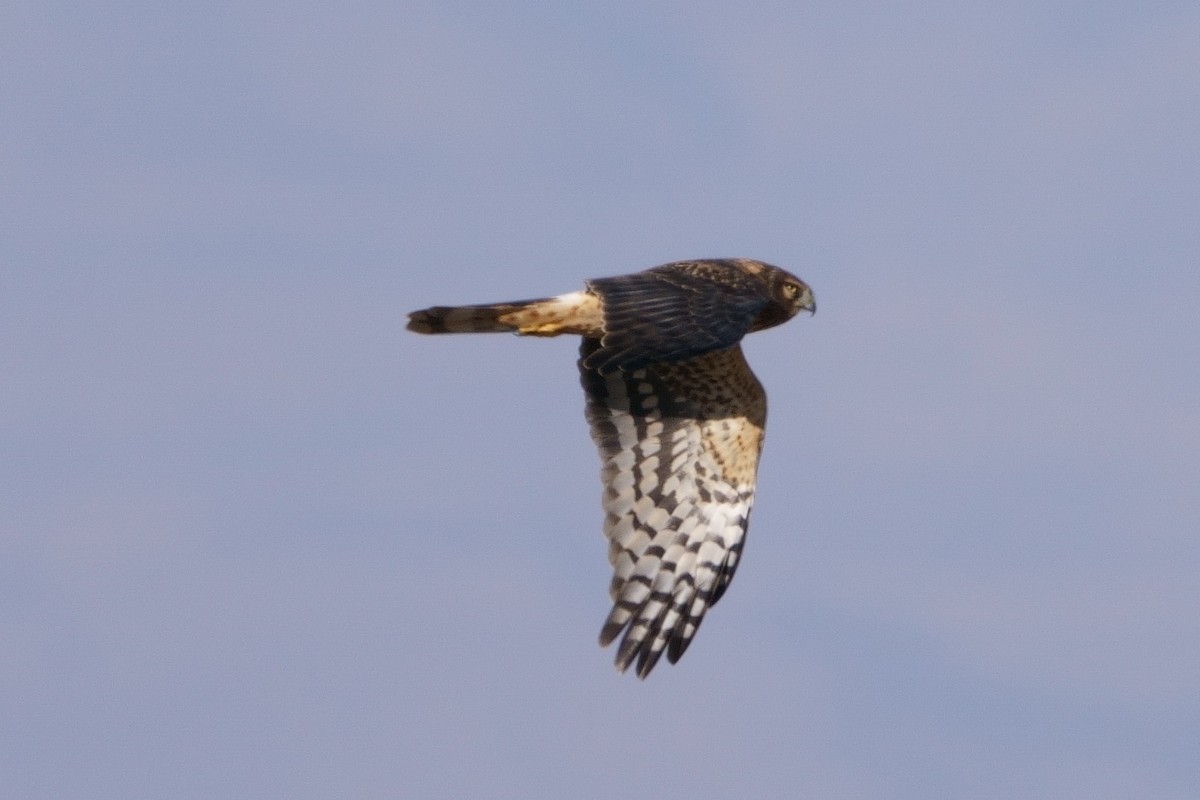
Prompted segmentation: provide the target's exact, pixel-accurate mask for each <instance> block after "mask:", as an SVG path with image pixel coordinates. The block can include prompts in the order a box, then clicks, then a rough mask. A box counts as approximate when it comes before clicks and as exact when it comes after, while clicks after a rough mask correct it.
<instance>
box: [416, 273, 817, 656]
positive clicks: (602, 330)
mask: <svg viewBox="0 0 1200 800" xmlns="http://www.w3.org/2000/svg"><path fill="white" fill-rule="evenodd" d="M816 308H817V305H816V300H815V299H814V297H813V292H812V289H811V288H810V287H809V286H808V284H806V283H805V282H804V281H802V280H800V279H799V278H797V277H796V276H795V275H792V274H791V273H789V272H787V271H786V270H784V269H781V268H780V267H776V266H773V265H771V264H768V263H766V262H763V261H756V260H753V259H747V258H718V259H701V260H692V261H675V262H671V263H668V264H662V265H660V266H656V267H652V268H650V269H647V270H644V271H642V272H635V273H631V274H628V275H619V276H615V277H608V278H599V279H594V280H588V281H585V282H584V288H583V289H582V290H580V291H574V292H569V293H567V294H562V295H558V296H556V297H548V298H541V299H536V300H520V301H513V302H508V303H491V304H486V305H467V306H434V307H432V308H426V309H423V310H420V311H414V312H412V313H411V314H409V315H408V325H407V327H408V330H410V331H415V332H417V333H425V334H441V333H490V332H511V333H516V334H518V335H521V336H559V335H562V334H573V335H577V336H580V337H582V339H581V343H580V347H579V359H578V368H579V378H580V383H581V384H582V386H583V390H584V395H585V408H584V412H585V417H586V419H587V422H588V425H589V428H590V430H591V435H592V439H593V440H594V441H595V444H596V446H597V448H598V450H599V452H600V459H601V472H600V475H601V482H602V484H603V492H602V506H603V511H604V524H603V530H604V535H605V537H606V538H607V540H608V560H609V563H610V564H611V566H612V570H613V575H612V581H611V583H610V586H609V596H610V599H611V601H612V609H611V611H610V612H609V613H608V616H607V618H606V619H605V621H604V624H603V626H602V628H601V631H600V645H601V646H602V647H607V646H608V645H610V644H612V643H613V642H614V641H616V640H617V639H618V638H619V639H620V644H619V645H618V646H617V649H616V653H615V657H614V661H615V664H616V667H617V669H618V671H620V672H625V671H626V670H627V669H628V668H629V667H630V666H631V665H633V664H635V662H636V667H635V673H636V675H637V676H638V677H639V678H642V679H644V678H646V677H647V676H648V675H649V674H650V671H651V670H652V669H654V666H655V665H656V664H657V663H658V662H659V660H660V659H661V657H662V656H663V655H664V654H665V655H666V657H667V660H668V661H669V662H670V663H672V664H674V663H676V662H677V661H678V660H679V659H680V658H681V657H682V656H683V653H684V651H685V650H687V648H688V645H689V644H690V643H691V641H692V638H693V637H694V636H695V634H696V631H697V629H698V628H699V627H700V623H701V622H702V621H703V619H704V616H705V613H706V612H707V611H708V609H709V608H710V607H711V606H713V605H714V604H716V603H717V601H718V600H720V599H721V597H722V596H723V595H724V594H725V590H726V589H727V588H728V586H729V582H730V581H731V580H732V579H733V575H734V572H735V571H736V569H737V566H738V562H739V560H740V558H741V553H742V546H743V544H744V542H745V538H746V529H747V524H748V523H749V519H750V510H751V507H752V506H753V504H754V491H755V482H756V475H757V470H758V462H759V457H760V455H761V453H762V447H763V431H764V427H765V425H766V417H767V398H766V392H765V391H764V390H763V387H762V384H761V383H760V382H759V381H758V378H756V377H755V375H754V373H753V372H752V371H751V370H750V366H749V365H748V364H747V363H746V359H745V356H744V355H743V353H742V348H741V340H742V337H744V336H745V335H746V334H747V333H752V332H755V331H760V330H764V329H766V328H771V327H774V326H776V325H780V324H782V323H784V322H787V321H788V320H790V319H791V318H792V317H794V316H796V314H798V313H799V312H801V311H807V312H809V314H810V315H811V314H815V313H816Z"/></svg>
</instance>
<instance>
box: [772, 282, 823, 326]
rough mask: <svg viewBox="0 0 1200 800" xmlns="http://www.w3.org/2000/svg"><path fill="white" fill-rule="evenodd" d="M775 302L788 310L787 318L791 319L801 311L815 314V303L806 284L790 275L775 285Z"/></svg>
mask: <svg viewBox="0 0 1200 800" xmlns="http://www.w3.org/2000/svg"><path fill="white" fill-rule="evenodd" d="M775 301H776V302H777V303H779V304H780V305H781V306H783V307H784V308H785V309H787V310H788V317H793V316H795V315H796V314H798V313H800V312H801V311H807V312H808V313H810V314H815V313H817V301H816V299H814V298H813V293H812V289H810V288H808V284H807V283H805V282H804V281H802V280H800V279H799V278H793V277H792V276H791V275H788V276H786V277H784V278H783V279H782V280H780V281H779V283H778V284H777V285H776V287H775Z"/></svg>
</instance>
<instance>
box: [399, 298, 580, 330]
mask: <svg viewBox="0 0 1200 800" xmlns="http://www.w3.org/2000/svg"><path fill="white" fill-rule="evenodd" d="M408 329H409V330H410V331H416V332H417V333H506V332H507V333H518V334H521V335H523V336H558V335H559V334H560V333H573V334H576V335H580V336H599V335H600V334H601V332H602V330H603V328H602V313H601V309H600V301H599V299H598V298H597V297H596V296H595V295H594V294H590V293H588V292H571V293H570V294H564V295H561V296H559V297H545V298H541V299H539V300H516V301H513V302H511V303H491V304H486V305H477V306H433V307H432V308H425V309H422V310H420V311H414V312H412V313H411V314H409V315H408Z"/></svg>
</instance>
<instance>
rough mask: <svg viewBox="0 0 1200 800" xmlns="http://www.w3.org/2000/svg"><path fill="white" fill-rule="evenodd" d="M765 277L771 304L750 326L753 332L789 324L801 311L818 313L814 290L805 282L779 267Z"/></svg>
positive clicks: (773, 268) (772, 268)
mask: <svg viewBox="0 0 1200 800" xmlns="http://www.w3.org/2000/svg"><path fill="white" fill-rule="evenodd" d="M771 270H772V272H770V273H769V274H767V275H764V277H765V278H766V282H767V285H768V287H770V293H771V303H770V305H768V306H767V307H766V308H764V309H763V311H762V313H761V314H759V315H758V319H756V320H755V321H754V324H753V325H751V326H750V330H752V331H761V330H763V329H764V328H771V327H774V326H775V325H780V324H782V323H784V322H787V321H788V320H789V319H791V318H792V317H794V316H796V315H797V314H798V313H800V312H801V311H808V312H809V313H816V310H817V303H816V301H815V300H814V299H813V293H812V289H810V288H809V287H808V284H806V283H805V282H804V281H802V280H800V279H799V278H797V277H795V276H794V275H792V274H791V273H788V272H785V271H784V270H782V269H779V268H778V267H771Z"/></svg>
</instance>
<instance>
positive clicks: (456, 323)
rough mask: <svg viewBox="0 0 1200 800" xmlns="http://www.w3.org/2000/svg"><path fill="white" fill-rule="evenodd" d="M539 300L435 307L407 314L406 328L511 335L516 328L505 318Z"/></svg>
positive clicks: (420, 331)
mask: <svg viewBox="0 0 1200 800" xmlns="http://www.w3.org/2000/svg"><path fill="white" fill-rule="evenodd" d="M538 302H544V301H539V300H522V301H518V302H515V303H496V304H494V305H482V306H434V307H433V308H426V309H422V310H421V311H414V312H412V313H411V314H409V315H408V329H409V330H410V331H416V332H417V333H503V332H505V331H507V332H509V333H511V332H513V331H515V330H516V329H517V328H516V326H514V325H513V324H512V323H511V322H503V321H502V319H503V318H505V317H506V316H507V315H509V314H512V313H514V312H517V311H520V310H521V309H523V308H526V307H527V306H529V305H531V304H532V303H538Z"/></svg>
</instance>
